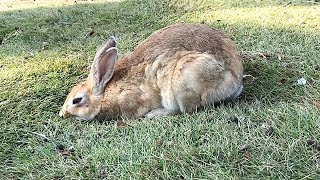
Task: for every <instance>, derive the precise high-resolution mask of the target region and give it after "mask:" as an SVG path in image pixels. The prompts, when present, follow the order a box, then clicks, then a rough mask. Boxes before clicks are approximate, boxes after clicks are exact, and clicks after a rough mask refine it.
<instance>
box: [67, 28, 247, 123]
mask: <svg viewBox="0 0 320 180" xmlns="http://www.w3.org/2000/svg"><path fill="white" fill-rule="evenodd" d="M242 71H243V69H242V64H241V60H240V58H239V54H238V52H237V49H236V47H235V45H234V43H233V42H232V41H231V40H230V38H228V37H227V36H226V35H225V34H224V33H222V32H221V31H218V30H215V29H212V28H210V27H208V26H206V25H199V24H197V25H195V24H175V25H172V26H169V27H166V28H163V29H160V30H158V31H156V32H155V33H153V34H152V35H150V37H148V38H147V39H146V40H144V41H143V42H142V43H140V45H138V46H137V47H136V49H135V50H134V51H133V52H132V53H129V54H126V55H124V56H123V57H122V58H120V59H119V60H117V62H116V64H115V69H114V73H113V76H112V78H111V80H110V81H109V82H108V83H107V85H106V88H105V92H104V94H103V95H101V96H96V97H95V98H91V97H92V96H93V94H92V90H91V89H90V88H92V87H91V86H90V84H92V83H91V82H85V83H84V85H83V86H84V89H87V90H83V91H86V92H87V97H89V98H90V103H93V104H94V103H96V104H95V110H96V111H98V113H99V116H101V117H105V118H108V119H109V118H119V117H142V116H144V115H146V114H147V113H148V112H150V111H152V110H153V109H157V108H165V109H168V110H169V111H172V112H192V111H194V110H196V108H198V107H203V106H205V105H208V104H213V103H215V102H218V101H221V100H225V99H227V98H230V97H233V96H234V95H237V94H236V93H237V91H239V89H240V90H241V88H242ZM87 81H91V79H90V78H88V80H87ZM229 91H230V92H229ZM72 94H73V95H74V94H76V92H72V91H71V93H70V94H69V96H68V97H69V98H73V95H72ZM99 98H100V99H99ZM67 100H68V98H67ZM91 100H92V101H94V102H92V101H91ZM66 102H67V101H66ZM97 104H99V108H97ZM63 109H64V110H63V111H64V112H67V113H69V114H72V115H76V116H78V114H79V113H73V112H72V110H71V109H68V108H66V107H65V108H63ZM78 110H79V111H81V109H80V107H79V108H78ZM62 114H63V113H62ZM90 118H91V117H90ZM85 119H86V118H85Z"/></svg>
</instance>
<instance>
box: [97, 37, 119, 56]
mask: <svg viewBox="0 0 320 180" xmlns="http://www.w3.org/2000/svg"><path fill="white" fill-rule="evenodd" d="M112 47H117V42H116V38H115V37H113V36H111V37H110V39H108V40H106V41H105V42H104V43H103V44H102V45H101V46H100V47H99V48H98V50H97V53H96V56H95V58H94V59H97V58H98V57H100V56H101V54H102V53H104V52H106V51H107V50H108V49H109V48H112Z"/></svg>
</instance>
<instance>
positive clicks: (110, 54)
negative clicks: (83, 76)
mask: <svg viewBox="0 0 320 180" xmlns="http://www.w3.org/2000/svg"><path fill="white" fill-rule="evenodd" d="M110 46H111V47H110ZM117 54H118V49H117V48H116V47H115V41H114V39H113V38H111V40H109V41H108V42H106V43H105V44H103V45H102V46H101V47H100V48H99V50H98V52H97V54H96V57H95V59H94V61H93V63H92V66H91V71H90V75H89V81H90V82H91V83H92V90H93V93H94V95H97V96H98V95H101V94H103V92H104V89H105V86H106V85H107V83H108V82H109V80H110V79H111V77H112V75H113V72H114V68H115V61H116V58H117Z"/></svg>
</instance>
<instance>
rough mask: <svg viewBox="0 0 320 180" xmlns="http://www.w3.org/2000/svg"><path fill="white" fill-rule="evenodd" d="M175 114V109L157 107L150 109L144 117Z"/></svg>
mask: <svg viewBox="0 0 320 180" xmlns="http://www.w3.org/2000/svg"><path fill="white" fill-rule="evenodd" d="M175 114H177V112H176V111H172V110H168V109H166V108H157V109H152V110H151V111H150V112H148V113H147V114H146V115H145V117H147V118H154V117H161V116H172V115H175Z"/></svg>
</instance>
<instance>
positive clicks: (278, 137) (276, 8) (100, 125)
mask: <svg viewBox="0 0 320 180" xmlns="http://www.w3.org/2000/svg"><path fill="white" fill-rule="evenodd" d="M35 2H38V1H35ZM35 2H33V1H22V2H20V1H19V2H18V1H4V2H3V4H1V3H0V5H2V8H1V9H0V40H1V45H0V179H220V178H222V179H319V178H320V175H319V174H320V163H319V162H320V151H319V150H317V149H316V148H314V147H312V146H308V145H307V143H306V142H307V140H308V139H313V140H315V141H316V142H317V143H320V118H319V117H320V113H319V112H320V111H319V108H320V81H319V80H320V72H319V71H320V70H319V69H320V24H319V22H320V19H319V17H320V5H319V3H317V2H312V1H303V0H296V1H289V0H287V1H274V0H263V1H255V0H246V1H241V0H232V1H231V0H226V1H223V0H214V1H212V0H204V1H201V0H188V1H182V0H165V1H156V0H140V1H137V0H136V1H110V2H102V1H99V2H97V1H94V2H89V1H88V2H87V1H79V2H78V3H74V2H73V1H62V0H57V1H56V3H52V2H50V3H48V2H47V1H41V2H40V3H39V4H35ZM46 2H47V3H46ZM176 22H196V23H205V24H208V25H209V26H212V27H216V28H219V29H222V30H224V31H225V32H227V33H228V34H229V35H230V36H231V37H232V39H233V40H234V41H235V42H236V43H237V45H238V47H239V50H240V51H241V54H242V56H243V63H244V67H245V74H246V75H251V76H253V77H254V78H251V79H250V78H247V79H246V80H245V91H244V92H243V94H242V95H241V97H240V98H239V99H237V100H235V101H234V102H232V103H230V104H227V105H222V106H220V107H216V108H213V107H208V108H207V109H206V110H204V111H201V112H198V113H194V114H184V115H179V116H174V117H167V118H157V119H126V120H125V121H126V123H127V124H129V125H130V126H128V127H125V128H120V127H118V126H117V125H116V124H117V123H116V122H98V121H94V122H92V123H79V122H78V121H76V120H63V119H60V118H59V117H58V115H57V114H58V111H59V108H60V106H61V105H62V104H63V101H64V98H65V96H66V95H67V93H68V91H69V90H70V88H71V87H72V86H73V85H74V84H76V83H78V82H80V81H82V79H84V78H85V77H86V75H87V73H88V67H89V66H90V64H91V61H92V58H93V56H94V53H95V50H96V48H97V46H98V45H100V43H101V42H102V41H103V39H104V38H106V37H109V36H110V35H115V36H116V37H117V39H118V42H119V43H118V44H119V49H120V54H125V53H126V52H129V51H131V50H133V48H134V47H135V46H136V45H137V44H138V42H140V41H142V40H143V39H145V38H146V37H147V36H148V35H150V34H151V33H152V32H154V31H155V30H157V29H159V28H161V27H165V26H167V25H169V24H173V23H176ZM90 34H91V35H90ZM43 44H47V45H45V46H44V45H43ZM302 77H303V78H305V79H307V81H308V82H307V84H306V85H297V80H298V79H300V78H302ZM253 79H254V81H253ZM233 117H238V119H239V123H234V122H230V119H233ZM265 125H267V126H272V127H273V129H274V132H273V133H272V135H270V134H269V135H268V133H267V132H266V131H267V130H266V128H263V127H262V126H265ZM59 144H62V145H64V147H65V150H64V151H59V150H57V149H56V146H57V145H59ZM243 147H245V148H243ZM317 161H318V163H317Z"/></svg>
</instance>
